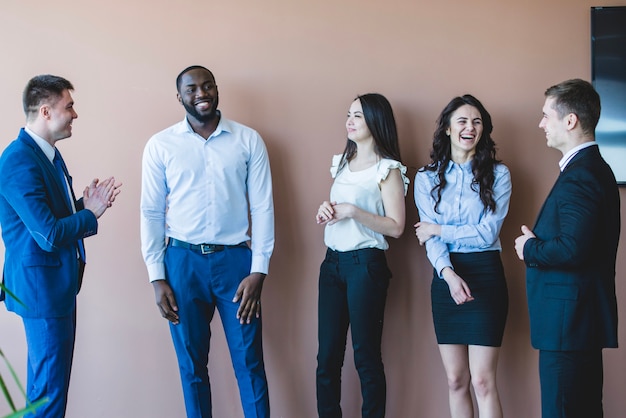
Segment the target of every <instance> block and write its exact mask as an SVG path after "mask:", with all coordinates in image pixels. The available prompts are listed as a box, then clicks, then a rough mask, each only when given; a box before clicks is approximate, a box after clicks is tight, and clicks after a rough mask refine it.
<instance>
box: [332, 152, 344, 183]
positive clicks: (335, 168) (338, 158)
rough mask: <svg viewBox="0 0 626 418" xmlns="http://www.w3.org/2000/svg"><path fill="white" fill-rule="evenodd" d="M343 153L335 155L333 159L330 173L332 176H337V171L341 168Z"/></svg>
mask: <svg viewBox="0 0 626 418" xmlns="http://www.w3.org/2000/svg"><path fill="white" fill-rule="evenodd" d="M342 156H343V154H337V155H333V160H332V162H331V164H330V175H331V177H332V178H335V177H337V171H338V170H339V163H340V162H341V157H342Z"/></svg>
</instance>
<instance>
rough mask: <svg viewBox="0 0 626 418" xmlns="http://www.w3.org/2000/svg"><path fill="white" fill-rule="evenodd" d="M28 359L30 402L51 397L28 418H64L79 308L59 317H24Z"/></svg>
mask: <svg viewBox="0 0 626 418" xmlns="http://www.w3.org/2000/svg"><path fill="white" fill-rule="evenodd" d="M22 320H23V322H24V329H25V331H26V344H27V346H28V357H27V367H26V387H27V389H26V396H27V397H28V399H29V401H30V402H34V401H37V400H40V399H43V398H48V402H46V403H45V404H44V405H43V406H42V407H41V408H39V409H37V411H36V412H35V413H33V414H28V415H26V417H27V418H35V417H41V418H62V417H64V416H65V408H66V405H67V392H68V389H69V385H70V372H71V369H72V358H73V356H74V341H75V338H76V309H74V310H73V311H72V312H71V313H70V314H69V315H67V316H63V317H60V318H22Z"/></svg>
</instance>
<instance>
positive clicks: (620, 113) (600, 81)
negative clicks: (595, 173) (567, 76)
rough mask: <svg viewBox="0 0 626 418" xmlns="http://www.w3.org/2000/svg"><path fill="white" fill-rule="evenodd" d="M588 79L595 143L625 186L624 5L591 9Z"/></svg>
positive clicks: (625, 17)
mask: <svg viewBox="0 0 626 418" xmlns="http://www.w3.org/2000/svg"><path fill="white" fill-rule="evenodd" d="M591 79H592V83H593V85H594V87H595V89H596V90H597V92H598V93H599V94H600V100H601V103H602V113H601V116H600V122H599V123H598V127H597V128H596V141H597V142H598V145H599V147H600V152H601V153H602V156H603V157H604V159H605V160H606V161H607V162H608V163H609V165H610V166H611V168H612V169H613V172H614V173H615V177H616V179H617V182H618V183H619V184H620V185H626V6H620V7H592V8H591Z"/></svg>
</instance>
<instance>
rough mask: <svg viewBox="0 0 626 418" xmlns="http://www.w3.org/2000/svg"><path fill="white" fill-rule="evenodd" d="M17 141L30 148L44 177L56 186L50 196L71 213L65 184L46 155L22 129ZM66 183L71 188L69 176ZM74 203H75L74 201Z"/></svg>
mask: <svg viewBox="0 0 626 418" xmlns="http://www.w3.org/2000/svg"><path fill="white" fill-rule="evenodd" d="M18 139H19V140H20V141H22V142H23V143H24V144H25V145H27V146H28V147H30V149H31V150H32V152H33V155H34V156H35V159H36V161H37V162H38V163H39V165H40V166H41V168H42V170H43V173H44V176H45V177H46V178H47V179H52V182H53V183H54V184H55V186H56V190H51V194H52V195H53V196H54V197H55V198H57V199H59V200H61V201H63V204H64V205H65V207H66V208H67V210H68V211H69V213H72V208H71V206H69V202H68V200H67V199H66V198H65V196H66V194H67V192H66V190H67V187H66V186H65V184H63V183H61V181H63V179H61V178H59V176H58V175H57V171H56V169H55V168H54V165H53V164H52V163H51V162H50V160H49V159H48V157H47V156H46V154H45V153H44V152H43V151H42V150H41V148H40V147H39V145H37V143H36V142H35V140H34V139H33V138H31V137H30V135H28V134H27V133H26V131H25V130H24V129H22V130H21V131H20V134H19V136H18ZM64 167H65V164H64ZM64 170H66V172H67V168H64ZM68 181H69V182H70V186H71V184H72V183H71V178H70V177H69V176H68ZM70 190H71V187H70ZM72 198H73V192H72ZM74 201H76V199H74Z"/></svg>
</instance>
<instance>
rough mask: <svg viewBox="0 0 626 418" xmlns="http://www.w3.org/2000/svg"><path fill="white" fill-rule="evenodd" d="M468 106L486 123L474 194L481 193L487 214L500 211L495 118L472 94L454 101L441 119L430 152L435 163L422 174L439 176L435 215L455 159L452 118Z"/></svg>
mask: <svg viewBox="0 0 626 418" xmlns="http://www.w3.org/2000/svg"><path fill="white" fill-rule="evenodd" d="M464 105H470V106H473V107H475V108H476V109H478V111H479V112H480V117H481V118H482V122H483V133H482V135H481V136H480V140H479V141H478V144H476V154H475V155H474V158H473V159H472V173H473V174H474V179H473V180H472V190H474V191H477V192H478V193H479V195H480V200H481V201H482V202H483V205H484V207H485V210H487V209H488V210H490V211H492V212H493V211H495V210H496V201H495V200H494V198H493V183H494V180H495V176H494V173H493V170H494V167H495V166H496V164H498V163H499V162H500V161H499V160H497V159H496V144H495V142H493V139H491V132H492V131H493V124H492V123H491V115H490V114H489V112H487V109H485V107H484V106H483V104H482V103H481V102H480V101H479V100H478V99H477V98H475V97H474V96H472V95H471V94H466V95H464V96H460V97H455V98H454V99H452V100H451V101H450V103H448V105H447V106H446V107H445V108H444V109H443V111H442V112H441V114H440V115H439V118H438V119H437V129H435V133H434V135H433V149H432V151H431V152H430V159H431V162H430V164H428V165H427V166H425V167H423V168H421V169H420V171H436V172H437V177H438V182H437V184H435V186H434V187H433V188H432V190H431V191H430V194H431V196H432V197H433V199H435V201H436V203H435V212H437V213H439V211H438V209H439V203H440V202H441V192H442V191H443V189H444V188H445V187H446V178H445V172H446V169H447V168H448V163H449V162H450V159H451V158H452V156H451V152H452V151H451V145H450V137H449V136H448V135H447V134H446V131H447V130H448V128H449V127H450V119H451V118H452V114H453V113H454V112H455V111H456V110H457V109H458V108H460V107H461V106H464ZM477 188H478V190H477Z"/></svg>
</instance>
